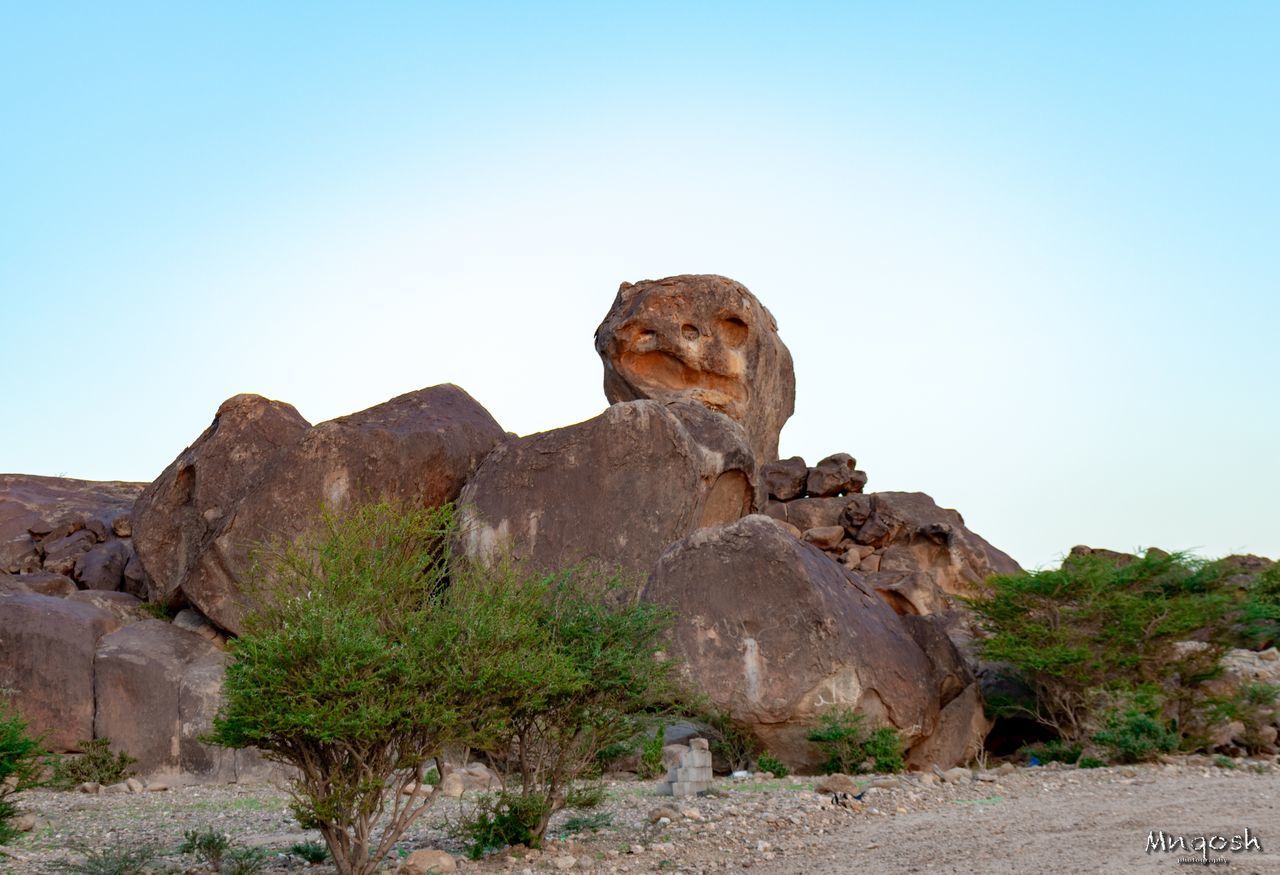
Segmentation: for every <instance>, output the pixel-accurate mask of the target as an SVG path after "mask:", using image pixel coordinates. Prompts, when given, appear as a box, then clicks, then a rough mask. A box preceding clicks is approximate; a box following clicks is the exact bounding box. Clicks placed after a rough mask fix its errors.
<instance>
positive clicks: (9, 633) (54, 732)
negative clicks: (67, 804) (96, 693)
mask: <svg viewBox="0 0 1280 875" xmlns="http://www.w3.org/2000/svg"><path fill="white" fill-rule="evenodd" d="M118 627H119V622H118V621H117V620H116V619H115V618H114V617H112V616H111V615H110V614H109V613H107V612H106V611H103V610H101V609H99V608H95V607H94V606H92V605H86V604H83V603H81V602H77V601H72V600H71V599H68V598H54V597H51V596H45V595H38V594H36V593H7V594H3V595H0V688H3V689H11V690H15V691H16V694H15V695H14V697H13V704H14V706H15V707H16V708H17V709H18V711H19V713H21V714H22V716H23V718H25V719H26V721H27V723H28V724H30V726H31V730H32V732H33V733H35V734H37V735H38V734H41V733H43V734H44V735H45V744H46V746H47V747H48V748H49V749H50V750H52V751H54V752H59V751H73V750H76V749H77V746H78V745H79V743H80V742H81V741H84V740H86V739H89V738H93V710H94V700H93V654H94V649H95V647H96V646H97V643H98V639H99V638H101V637H102V636H103V635H106V634H107V633H109V632H113V631H115V630H116V629H117V628H118Z"/></svg>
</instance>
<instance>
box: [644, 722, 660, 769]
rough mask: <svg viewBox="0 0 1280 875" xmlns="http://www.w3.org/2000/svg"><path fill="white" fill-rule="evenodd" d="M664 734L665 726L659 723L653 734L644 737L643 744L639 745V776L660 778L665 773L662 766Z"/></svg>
mask: <svg viewBox="0 0 1280 875" xmlns="http://www.w3.org/2000/svg"><path fill="white" fill-rule="evenodd" d="M665 735H666V727H664V726H663V725H662V724H661V723H659V724H658V727H657V729H656V730H654V733H653V735H652V736H650V737H648V738H646V739H645V741H644V744H643V745H641V747H640V777H642V778H660V777H662V776H663V775H664V774H666V770H665V769H664V768H662V748H663V747H664V746H665V745H664V744H663V740H664V738H665Z"/></svg>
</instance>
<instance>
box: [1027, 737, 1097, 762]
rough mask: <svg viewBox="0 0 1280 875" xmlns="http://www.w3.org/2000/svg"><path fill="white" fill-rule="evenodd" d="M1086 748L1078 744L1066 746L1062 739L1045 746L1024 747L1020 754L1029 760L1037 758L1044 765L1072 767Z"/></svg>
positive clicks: (1047, 742)
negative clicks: (1053, 764)
mask: <svg viewBox="0 0 1280 875" xmlns="http://www.w3.org/2000/svg"><path fill="white" fill-rule="evenodd" d="M1083 752H1084V748H1083V747H1082V746H1080V745H1078V744H1066V743H1065V742H1063V740H1062V739H1060V738H1051V739H1049V740H1048V741H1046V742H1045V743H1044V744H1035V745H1030V746H1028V747H1024V748H1023V749H1022V750H1021V751H1020V753H1022V754H1023V755H1024V756H1026V757H1027V758H1028V759H1030V758H1031V757H1035V758H1036V759H1038V760H1039V761H1040V762H1042V763H1066V764H1067V765H1071V764H1073V763H1075V762H1076V761H1078V760H1079V759H1080V754H1081V753H1083Z"/></svg>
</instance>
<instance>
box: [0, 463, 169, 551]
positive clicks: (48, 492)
mask: <svg viewBox="0 0 1280 875" xmlns="http://www.w3.org/2000/svg"><path fill="white" fill-rule="evenodd" d="M145 485H146V484H144V483H123V482H119V481H94V480H72V479H69V478H66V477H37V476H35V475H32V474H0V544H3V543H6V542H8V541H11V540H13V539H14V538H17V537H19V536H21V535H24V534H28V533H29V534H31V535H33V536H35V538H36V540H41V539H44V538H46V537H47V536H48V535H51V534H54V533H55V530H56V531H57V532H58V533H57V534H56V536H55V538H54V539H55V540H56V539H57V538H61V537H66V536H67V535H69V534H71V533H72V531H74V530H75V529H83V528H84V527H85V523H86V522H87V521H90V520H96V521H98V522H99V523H101V524H103V525H104V526H105V527H110V525H111V521H112V520H113V519H115V518H116V517H117V516H119V515H120V514H121V513H128V512H129V508H130V507H132V505H133V501H134V499H135V498H137V497H138V493H140V492H141V491H142V488H143V487H144V486H145ZM0 570H3V569H0Z"/></svg>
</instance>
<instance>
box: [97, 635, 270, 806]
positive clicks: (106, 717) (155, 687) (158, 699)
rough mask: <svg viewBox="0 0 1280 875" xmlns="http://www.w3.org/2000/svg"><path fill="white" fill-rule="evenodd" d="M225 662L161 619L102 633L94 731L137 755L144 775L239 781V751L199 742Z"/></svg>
mask: <svg viewBox="0 0 1280 875" xmlns="http://www.w3.org/2000/svg"><path fill="white" fill-rule="evenodd" d="M225 660H226V654H225V653H223V652H222V651H221V650H219V649H218V648H217V647H215V646H214V645H213V644H211V643H210V642H209V641H207V640H205V639H204V638H202V637H200V636H199V635H197V634H195V633H194V632H188V631H186V630H184V629H179V628H178V627H176V626H174V625H172V624H171V623H166V622H164V621H163V620H143V621H142V622H138V623H133V624H131V625H129V626H126V627H124V628H122V629H120V630H119V631H116V632H113V633H111V634H110V635H106V636H104V637H103V638H102V639H101V640H100V641H99V642H98V648H97V659H96V664H95V674H94V692H95V696H96V699H97V712H96V714H95V717H94V731H95V734H96V735H97V736H98V737H99V738H110V739H111V740H112V746H113V748H115V749H116V750H124V751H127V752H128V753H129V755H130V756H133V757H136V758H137V760H138V764H137V766H136V768H137V770H138V772H139V773H141V774H145V775H153V776H154V775H162V774H173V773H178V772H185V773H190V774H198V775H203V776H206V777H215V778H221V779H224V780H234V779H235V777H236V760H237V754H236V752H234V751H228V750H223V749H221V748H216V747H210V746H208V745H205V744H202V743H201V742H200V741H199V740H198V739H199V737H200V736H201V735H203V734H204V733H206V732H208V731H209V730H210V729H212V727H213V718H214V716H215V715H216V714H217V710H218V705H219V703H220V701H221V695H222V678H223V673H224V665H225ZM239 756H240V758H241V759H246V762H248V761H252V760H256V759H257V757H256V755H254V754H251V753H249V754H240V755H239Z"/></svg>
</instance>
